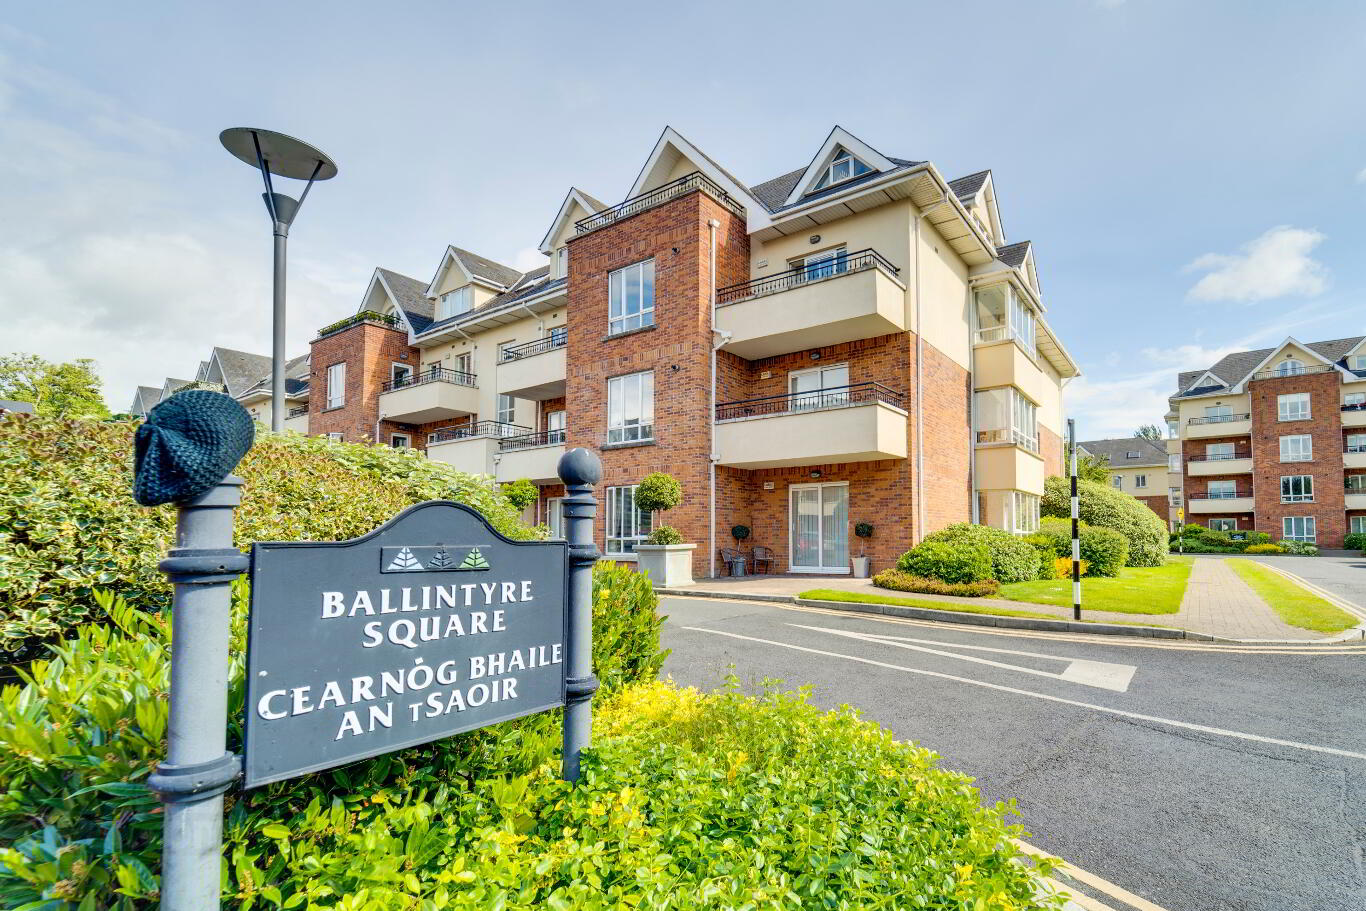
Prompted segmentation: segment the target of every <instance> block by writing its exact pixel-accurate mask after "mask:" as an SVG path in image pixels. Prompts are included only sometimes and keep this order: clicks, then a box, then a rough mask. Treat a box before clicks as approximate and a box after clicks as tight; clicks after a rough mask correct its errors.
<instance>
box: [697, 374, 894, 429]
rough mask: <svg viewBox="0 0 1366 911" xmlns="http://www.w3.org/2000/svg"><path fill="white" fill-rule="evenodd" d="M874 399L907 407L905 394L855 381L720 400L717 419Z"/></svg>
mask: <svg viewBox="0 0 1366 911" xmlns="http://www.w3.org/2000/svg"><path fill="white" fill-rule="evenodd" d="M873 402H882V403H884V404H887V405H894V406H896V407H897V408H902V409H904V408H905V407H906V396H905V395H904V394H903V393H900V392H897V391H896V390H893V389H888V388H887V387H886V386H884V385H882V384H881V383H855V384H853V385H852V386H836V387H833V388H831V389H816V390H813V391H811V392H792V393H788V394H787V395H766V396H763V397H762V398H757V399H746V400H744V401H739V402H721V403H719V404H718V405H717V406H716V419H717V420H718V421H729V420H733V419H735V418H748V417H758V416H761V415H771V414H802V413H804V412H807V411H823V410H825V409H827V408H843V407H845V406H846V405H867V404H870V403H873Z"/></svg>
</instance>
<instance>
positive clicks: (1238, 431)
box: [1186, 414, 1252, 440]
mask: <svg viewBox="0 0 1366 911" xmlns="http://www.w3.org/2000/svg"><path fill="white" fill-rule="evenodd" d="M1251 432H1252V415H1251V414H1216V415H1208V416H1206V417H1203V418H1191V419H1190V420H1188V421H1186V439H1188V440H1192V439H1201V438H1207V437H1236V436H1242V435H1243V434H1247V433H1251Z"/></svg>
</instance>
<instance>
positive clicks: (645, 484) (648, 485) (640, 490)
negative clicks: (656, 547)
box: [636, 471, 683, 544]
mask: <svg viewBox="0 0 1366 911" xmlns="http://www.w3.org/2000/svg"><path fill="white" fill-rule="evenodd" d="M682 501H683V485H682V484H680V483H678V478H675V477H674V476H673V475H671V474H665V473H664V472H662V471H655V472H651V473H650V474H647V475H646V476H645V477H643V478H641V479H640V483H639V484H637V485H636V508H637V509H643V510H645V511H646V512H648V513H650V520H651V524H653V522H654V518H655V515H654V514H655V513H657V512H667V511H668V510H670V509H673V508H674V507H675V506H677V505H678V504H679V503H681V502H682ZM662 527H663V528H669V530H670V531H673V532H674V535H677V536H678V539H679V540H678V541H674V542H672V543H675V544H681V543H682V538H683V536H682V535H678V534H677V532H676V531H674V529H672V528H671V527H670V526H667V525H666V526H662ZM669 537H670V538H672V537H673V535H670V536H669ZM660 543H663V542H660Z"/></svg>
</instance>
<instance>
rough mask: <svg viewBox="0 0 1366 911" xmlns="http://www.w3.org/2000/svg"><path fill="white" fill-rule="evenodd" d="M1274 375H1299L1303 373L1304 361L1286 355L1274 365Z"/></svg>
mask: <svg viewBox="0 0 1366 911" xmlns="http://www.w3.org/2000/svg"><path fill="white" fill-rule="evenodd" d="M1275 373H1276V376H1299V375H1300V374H1301V373H1304V361H1302V360H1300V359H1299V358H1294V357H1288V358H1286V359H1285V360H1283V361H1281V362H1280V363H1279V364H1277V365H1276V370H1275Z"/></svg>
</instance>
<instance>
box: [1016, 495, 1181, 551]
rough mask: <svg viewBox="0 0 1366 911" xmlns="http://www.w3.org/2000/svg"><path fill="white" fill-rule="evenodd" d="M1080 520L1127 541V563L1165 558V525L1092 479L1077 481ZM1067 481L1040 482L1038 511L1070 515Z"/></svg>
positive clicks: (1154, 516)
mask: <svg viewBox="0 0 1366 911" xmlns="http://www.w3.org/2000/svg"><path fill="white" fill-rule="evenodd" d="M1077 492H1078V494H1079V495H1080V500H1081V502H1080V516H1081V520H1082V521H1083V522H1085V523H1087V524H1088V525H1094V526H1096V527H1098V528H1112V529H1114V530H1115V531H1117V532H1119V533H1120V534H1121V535H1123V536H1124V537H1125V538H1126V539H1127V540H1128V542H1129V553H1128V556H1127V558H1126V563H1127V565H1129V566H1161V565H1162V564H1163V563H1164V562H1166V559H1167V550H1168V544H1167V526H1166V523H1164V522H1163V521H1162V520H1161V519H1159V518H1158V517H1157V513H1155V512H1153V511H1152V510H1151V509H1149V508H1148V507H1147V506H1144V505H1143V504H1142V503H1141V502H1139V501H1138V500H1136V499H1134V498H1133V497H1131V496H1129V495H1128V494H1127V493H1123V492H1122V491H1118V490H1115V489H1114V488H1113V487H1108V486H1106V485H1105V484H1097V483H1096V482H1094V481H1078V482H1077ZM1071 496H1072V493H1071V487H1070V481H1069V480H1068V479H1066V478H1060V477H1056V476H1055V477H1051V478H1049V479H1048V480H1047V481H1046V482H1045V483H1044V496H1043V502H1042V504H1041V505H1040V513H1041V514H1042V515H1045V516H1053V517H1056V518H1065V517H1068V516H1070V515H1071V514H1072V505H1071Z"/></svg>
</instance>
